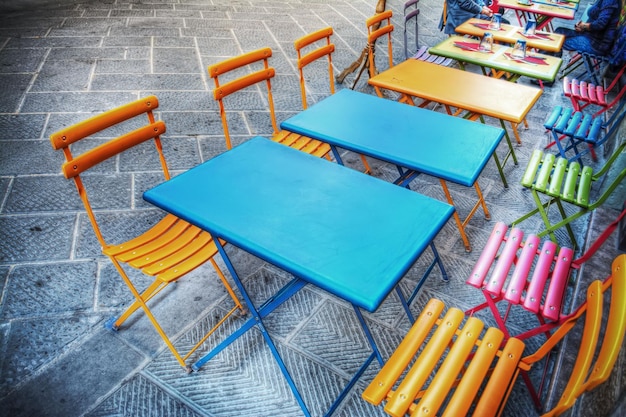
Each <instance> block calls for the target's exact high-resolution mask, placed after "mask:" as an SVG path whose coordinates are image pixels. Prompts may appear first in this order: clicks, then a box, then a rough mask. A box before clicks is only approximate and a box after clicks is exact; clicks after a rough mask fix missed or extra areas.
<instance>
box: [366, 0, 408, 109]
mask: <svg viewBox="0 0 626 417" xmlns="http://www.w3.org/2000/svg"><path fill="white" fill-rule="evenodd" d="M392 16H393V13H392V11H391V10H385V11H384V12H382V13H377V14H375V15H374V16H372V17H370V18H369V19H367V20H366V21H365V26H367V47H368V54H367V59H368V61H367V62H368V63H367V67H368V69H369V76H370V78H371V77H374V76H375V75H376V74H377V73H378V69H377V68H376V41H378V39H379V38H382V37H384V36H386V37H387V61H388V67H389V68H391V67H393V45H392V43H391V33H392V32H393V30H394V26H393V24H392V23H391V17H392ZM374 90H376V94H378V96H379V97H384V95H383V92H382V91H381V90H380V88H379V87H377V86H374ZM398 101H400V102H402V103H409V104H413V100H412V99H411V98H410V97H409V96H407V95H406V94H403V95H402V96H401V97H400V99H399V100H398Z"/></svg>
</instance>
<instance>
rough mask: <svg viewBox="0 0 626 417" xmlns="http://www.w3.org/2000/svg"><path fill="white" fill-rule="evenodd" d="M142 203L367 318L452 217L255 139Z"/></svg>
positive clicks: (413, 196)
mask: <svg viewBox="0 0 626 417" xmlns="http://www.w3.org/2000/svg"><path fill="white" fill-rule="evenodd" d="M407 107H408V106H407ZM470 124H471V125H474V123H471V122H470ZM432 142H436V138H433V141H432ZM144 198H145V200H147V201H148V202H150V203H152V204H154V205H156V206H158V207H160V208H162V209H163V210H165V211H168V212H170V213H173V214H175V215H177V216H179V217H181V218H183V219H185V220H187V221H188V222H190V223H192V224H194V225H196V226H198V227H200V228H202V229H204V230H207V231H209V232H210V233H211V234H212V235H213V237H214V238H216V237H220V238H223V239H224V240H226V241H227V242H229V243H231V244H234V245H235V246H237V247H239V248H241V249H243V250H245V251H247V252H249V253H251V254H253V255H255V256H258V257H259V258H261V259H264V260H265V261H267V262H269V263H271V264H273V265H276V266H278V267H280V268H282V269H284V270H285V271H288V272H290V273H292V274H294V275H295V276H297V277H299V278H301V279H303V280H305V281H307V282H309V283H311V284H314V285H316V286H318V287H320V288H323V289H325V290H327V291H329V292H330V293H332V294H334V295H336V296H338V297H340V298H342V299H344V300H347V301H349V302H350V303H352V304H354V305H356V306H358V307H361V308H364V309H365V310H368V311H374V310H375V309H376V308H377V307H378V306H379V305H380V303H381V302H382V301H383V300H384V298H385V297H386V296H387V294H388V293H389V292H390V291H391V290H392V289H393V288H394V287H395V286H396V284H397V283H398V282H399V280H400V279H401V278H402V277H403V276H404V274H405V273H406V272H407V270H408V269H409V268H410V267H411V266H412V265H413V263H414V262H415V261H416V260H417V258H418V257H419V256H420V254H421V253H422V251H423V250H424V249H425V248H426V247H427V246H428V245H429V244H430V243H431V241H432V240H433V239H434V237H435V236H436V235H437V233H438V232H439V231H440V230H441V228H442V227H443V225H444V224H445V223H446V222H447V221H448V219H449V218H450V216H451V215H452V212H453V208H452V207H451V206H450V205H448V204H446V203H443V202H440V201H437V200H434V199H432V198H429V197H426V196H423V195H420V194H418V193H415V192H412V191H410V190H407V189H405V188H402V187H398V186H395V185H393V184H391V183H388V182H385V181H382V180H380V179H377V178H374V177H371V176H368V175H364V174H362V173H360V172H357V171H355V170H352V169H350V168H346V167H343V166H341V165H338V164H335V163H332V162H329V161H327V160H324V159H322V158H316V157H313V156H310V155H307V154H305V153H304V152H300V151H297V150H294V149H291V148H289V147H287V146H284V145H281V144H277V143H274V142H272V141H270V140H268V139H265V138H262V137H256V138H253V139H251V140H249V141H247V142H245V143H243V144H241V145H239V146H237V147H235V148H233V149H232V150H230V151H227V152H225V153H223V154H221V155H219V156H217V157H215V158H213V159H211V160H209V161H206V162H204V163H203V164H201V165H198V166H196V167H194V168H192V169H190V170H189V171H187V172H184V173H182V174H180V175H178V176H176V177H174V178H172V179H171V180H169V181H167V182H164V183H162V184H160V185H158V186H156V187H154V188H152V189H150V190H148V191H146V192H145V193H144Z"/></svg>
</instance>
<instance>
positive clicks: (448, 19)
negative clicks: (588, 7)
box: [439, 0, 618, 35]
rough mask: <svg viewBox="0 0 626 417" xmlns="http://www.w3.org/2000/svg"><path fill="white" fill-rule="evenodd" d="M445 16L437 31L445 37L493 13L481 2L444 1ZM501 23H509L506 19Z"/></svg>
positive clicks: (466, 0)
mask: <svg viewBox="0 0 626 417" xmlns="http://www.w3.org/2000/svg"><path fill="white" fill-rule="evenodd" d="M616 1H618V0H616ZM500 13H502V12H500ZM445 14H446V16H445V19H444V16H443V15H442V16H441V21H440V22H439V29H440V30H441V29H443V31H444V33H445V34H446V35H454V34H455V33H456V32H455V29H456V27H457V26H459V25H460V24H461V23H463V22H465V21H466V20H468V19H470V18H472V17H477V18H479V19H484V20H489V19H491V16H493V11H492V10H491V9H490V8H489V6H488V5H487V4H485V3H484V2H483V0H446V10H445ZM444 21H445V25H444ZM501 21H502V23H509V22H508V21H507V20H506V19H502V20H501Z"/></svg>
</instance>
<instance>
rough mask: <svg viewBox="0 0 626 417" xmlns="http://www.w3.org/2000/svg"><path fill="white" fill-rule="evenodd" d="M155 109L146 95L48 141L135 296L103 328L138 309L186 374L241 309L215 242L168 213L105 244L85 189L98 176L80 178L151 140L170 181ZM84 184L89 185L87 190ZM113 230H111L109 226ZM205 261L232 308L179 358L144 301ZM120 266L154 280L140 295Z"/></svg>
mask: <svg viewBox="0 0 626 417" xmlns="http://www.w3.org/2000/svg"><path fill="white" fill-rule="evenodd" d="M158 105H159V101H158V99H157V97H155V96H149V97H145V98H142V99H139V100H137V101H134V102H131V103H128V104H126V105H123V106H120V107H117V108H115V109H112V110H109V111H106V112H104V113H102V114H99V115H96V116H93V117H91V118H89V119H87V120H84V121H82V122H80V123H77V124H75V125H73V126H70V127H67V128H65V129H62V130H59V131H58V132H56V133H53V134H52V135H51V136H50V141H51V142H52V147H53V148H54V149H55V150H59V149H61V150H63V153H64V155H65V160H66V162H65V163H64V164H63V166H62V172H63V175H64V176H65V178H67V179H73V180H74V182H75V184H76V188H77V190H78V194H79V196H80V198H81V200H82V202H83V205H84V206H85V211H86V213H87V216H88V217H89V220H90V222H91V225H92V226H93V230H94V232H95V235H96V237H97V239H98V241H99V242H100V245H101V246H102V252H103V253H104V254H105V255H106V256H107V257H108V258H109V259H110V260H111V262H112V263H113V265H114V266H115V268H116V269H117V271H118V272H119V274H120V275H121V277H122V279H123V280H124V283H125V284H126V285H127V286H128V288H129V289H130V291H131V292H132V294H133V296H134V298H135V301H134V302H133V304H132V305H131V306H130V307H128V309H127V310H126V311H125V312H124V313H122V315H121V316H119V317H117V318H113V319H111V320H110V321H109V322H108V323H107V327H110V328H112V329H116V330H117V329H118V328H119V327H120V326H121V325H122V324H123V323H124V321H125V320H126V319H128V318H129V317H130V316H131V315H132V314H133V313H134V312H135V311H136V310H138V309H140V308H141V309H142V310H143V311H144V312H145V314H146V316H148V318H149V319H150V321H151V322H152V324H153V325H154V327H155V328H156V330H157V332H158V333H159V335H160V336H161V338H163V341H164V342H165V344H166V345H167V347H168V348H169V349H170V350H171V351H172V354H173V355H174V356H175V357H176V360H177V361H178V363H179V364H180V365H181V366H182V367H183V368H185V369H187V370H188V371H189V370H190V369H191V368H190V367H188V366H187V365H186V362H185V361H186V360H187V358H188V357H189V356H190V355H191V354H192V353H193V352H194V351H195V350H196V349H197V348H198V347H199V346H200V345H201V344H202V343H203V342H204V341H205V340H206V339H207V338H208V337H209V336H210V335H211V334H212V333H213V332H214V331H215V330H216V329H217V327H219V326H220V325H221V324H222V323H223V322H224V321H225V320H226V319H227V318H228V317H229V316H230V315H232V314H233V313H234V312H236V311H238V310H241V311H243V307H242V305H241V303H240V302H239V300H238V299H237V296H236V295H235V293H234V292H233V290H232V288H231V287H230V285H229V284H228V281H227V280H226V278H225V277H224V274H223V273H222V271H221V270H220V268H219V267H218V265H217V263H216V262H215V259H214V256H215V254H216V253H217V247H216V246H215V243H214V242H213V239H212V238H211V236H210V235H209V233H207V232H204V231H202V230H200V229H199V228H197V227H195V226H192V225H191V224H189V223H187V222H186V221H183V220H181V219H179V218H177V217H176V216H174V215H171V214H168V215H166V216H165V217H163V218H162V219H161V220H160V221H158V222H157V223H156V224H155V225H154V226H153V227H151V228H150V229H149V230H147V231H145V232H144V233H143V234H141V235H140V236H137V237H135V238H133V239H131V240H129V241H127V242H124V243H116V244H109V243H107V242H106V241H105V238H104V235H105V234H106V231H107V230H110V229H109V228H108V227H107V228H106V229H107V230H104V228H102V227H101V225H100V224H99V223H98V220H97V217H98V216H97V215H96V213H94V211H93V208H92V204H91V203H90V199H89V193H88V191H87V190H88V189H89V190H90V192H91V193H94V192H95V189H94V187H93V185H94V184H91V185H92V186H91V187H90V186H89V185H90V183H91V181H92V180H93V178H94V176H95V175H96V173H94V172H90V173H89V174H88V175H86V176H85V177H88V178H81V174H83V173H86V172H87V171H88V170H89V169H90V168H93V167H96V166H97V165H98V164H100V163H101V162H104V161H107V160H109V159H111V158H115V157H117V156H118V155H119V154H121V153H123V152H125V151H128V150H130V149H131V148H133V147H135V146H137V145H140V144H142V143H144V142H146V141H148V140H153V141H154V143H155V147H156V151H155V152H154V158H155V160H156V158H158V159H159V161H160V166H161V168H162V171H163V175H164V179H165V180H168V179H169V178H170V173H169V170H168V166H167V163H166V160H165V157H164V155H163V149H162V146H161V138H160V136H161V135H162V134H164V133H165V129H166V127H165V123H164V122H163V121H155V118H154V115H153V111H154V110H155V109H156V108H157V107H158ZM142 116H147V123H145V122H143V117H142ZM139 124H142V126H141V127H139V128H137V129H135V130H132V131H129V132H128V133H125V134H122V135H121V136H117V137H115V138H113V139H110V140H108V141H106V142H104V143H102V144H100V145H99V146H95V147H91V149H88V150H84V148H81V151H82V153H81V154H79V155H76V156H75V155H74V154H73V153H72V151H71V150H70V148H72V149H74V151H76V149H78V148H74V147H73V146H72V145H74V144H76V145H79V146H80V147H84V146H85V145H86V144H87V143H88V141H83V139H86V138H90V137H93V136H96V135H97V136H103V135H104V136H109V135H110V136H114V135H115V134H117V133H113V131H112V130H107V129H109V128H113V129H120V128H126V127H128V126H131V125H132V126H133V127H135V126H137V125H139ZM117 131H119V130H116V132H117ZM108 175H109V174H108V173H105V174H101V175H99V176H100V177H107V176H108ZM105 179H106V178H105ZM85 183H86V184H87V185H88V186H87V187H86V186H85ZM98 192H99V193H105V192H106V189H101V188H100V189H99V190H98ZM120 221H122V220H120ZM112 228H113V226H111V229H112ZM207 261H210V262H211V264H212V265H213V268H214V269H215V271H216V272H217V275H218V276H219V278H220V279H221V281H222V283H223V285H224V287H225V288H226V290H227V291H228V293H229V294H230V296H231V297H232V300H233V302H234V307H233V308H232V309H231V310H230V311H229V312H228V313H227V314H226V315H225V316H224V317H223V318H222V319H221V320H220V321H219V322H218V323H217V325H216V326H215V327H214V328H213V329H212V330H210V331H209V332H208V334H206V335H205V336H204V337H203V338H201V340H199V341H198V343H197V344H196V345H195V346H194V347H193V348H192V349H191V350H190V351H189V352H188V353H187V354H185V355H184V356H183V355H182V354H181V353H179V352H178V351H177V349H176V348H175V347H174V345H173V343H172V341H171V340H170V339H169V337H168V336H167V335H166V333H165V331H164V330H163V328H162V327H161V325H160V324H159V322H158V321H157V320H156V318H155V316H154V315H153V313H152V311H151V310H150V308H149V307H148V305H147V303H148V301H150V299H152V298H153V297H154V296H155V295H156V294H158V293H159V292H160V291H161V290H163V289H164V288H165V287H166V286H167V285H169V284H171V283H172V282H175V281H177V280H178V279H179V278H181V277H182V276H183V275H185V274H187V273H188V272H191V271H192V270H194V269H196V268H197V267H199V266H201V265H203V264H205V263H206V262H207ZM123 265H124V266H128V267H131V268H135V269H138V270H141V271H142V272H143V273H144V274H146V275H148V276H150V277H153V278H154V282H153V283H152V284H151V285H149V286H148V287H147V289H145V290H144V291H143V292H142V293H140V292H139V290H138V289H137V288H136V286H135V285H134V284H133V282H132V281H131V279H130V277H129V275H128V274H127V272H126V271H125V269H124V267H123Z"/></svg>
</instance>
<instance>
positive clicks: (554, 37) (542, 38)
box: [455, 18, 565, 52]
mask: <svg viewBox="0 0 626 417" xmlns="http://www.w3.org/2000/svg"><path fill="white" fill-rule="evenodd" d="M488 26H489V22H488V21H486V20H482V19H476V18H471V19H469V20H468V21H466V22H464V23H462V24H461V25H459V26H457V27H456V29H455V30H456V31H457V33H460V34H461V35H469V36H476V37H479V38H482V37H483V35H484V34H485V32H489V33H491V34H493V39H494V41H496V42H499V43H505V44H514V43H515V42H517V41H518V40H520V39H522V40H525V41H526V45H527V46H528V47H529V48H533V49H538V50H541V51H546V52H559V51H561V48H563V42H565V36H563V35H559V34H558V33H550V32H541V31H538V32H537V34H536V35H534V36H530V35H524V34H523V30H524V29H523V28H521V27H519V26H513V25H506V24H502V25H501V27H500V30H494V29H489V28H488Z"/></svg>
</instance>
